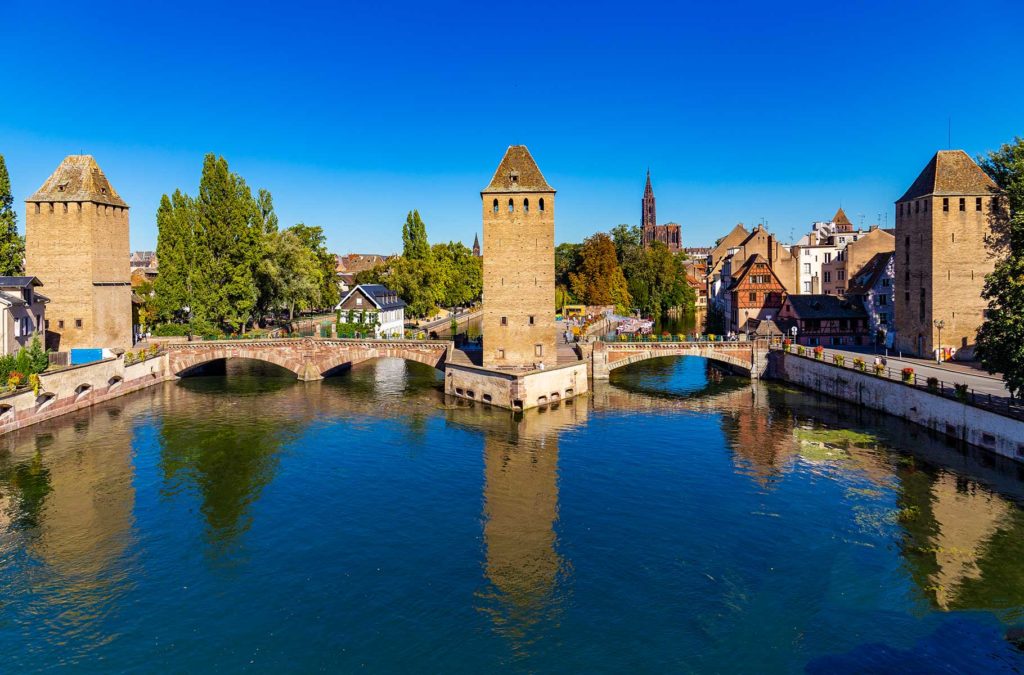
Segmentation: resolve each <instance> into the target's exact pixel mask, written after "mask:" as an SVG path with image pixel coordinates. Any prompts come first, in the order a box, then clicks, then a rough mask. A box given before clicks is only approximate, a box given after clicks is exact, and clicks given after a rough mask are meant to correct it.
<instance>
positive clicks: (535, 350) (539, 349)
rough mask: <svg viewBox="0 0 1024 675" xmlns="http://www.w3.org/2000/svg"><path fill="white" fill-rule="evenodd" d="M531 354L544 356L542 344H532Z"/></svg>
mask: <svg viewBox="0 0 1024 675" xmlns="http://www.w3.org/2000/svg"><path fill="white" fill-rule="evenodd" d="M533 355H534V356H544V345H534V346H533Z"/></svg>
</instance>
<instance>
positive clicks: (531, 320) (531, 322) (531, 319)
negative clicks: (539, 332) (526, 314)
mask: <svg viewBox="0 0 1024 675" xmlns="http://www.w3.org/2000/svg"><path fill="white" fill-rule="evenodd" d="M529 321H530V325H531V326H532V325H533V316H530V319H529Z"/></svg>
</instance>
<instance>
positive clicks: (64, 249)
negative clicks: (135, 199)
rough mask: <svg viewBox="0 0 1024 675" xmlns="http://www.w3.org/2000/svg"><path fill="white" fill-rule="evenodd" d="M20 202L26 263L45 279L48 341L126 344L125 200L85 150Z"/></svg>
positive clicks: (129, 304)
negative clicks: (21, 204)
mask: <svg viewBox="0 0 1024 675" xmlns="http://www.w3.org/2000/svg"><path fill="white" fill-rule="evenodd" d="M25 201H26V213H27V217H26V219H25V268H26V272H27V273H28V274H31V275H33V276H37V277H39V278H40V279H41V280H43V283H45V284H46V295H47V296H48V297H49V298H50V304H49V305H48V306H47V308H46V318H47V324H48V330H47V338H48V341H49V342H50V343H51V345H55V346H57V348H59V349H60V350H67V349H71V348H78V347H114V348H118V347H119V348H122V349H127V348H129V347H131V346H132V289H131V274H130V272H129V268H128V257H129V251H128V249H129V244H128V204H126V203H125V202H124V200H123V199H121V197H120V196H118V194H117V192H116V191H115V190H114V188H113V186H111V184H110V181H108V180H107V177H106V176H105V175H104V174H103V171H101V170H100V167H99V165H98V164H96V160H95V159H93V158H92V156H90V155H69V156H68V157H65V158H64V161H63V162H61V164H60V166H58V167H57V170H56V171H54V172H53V175H51V176H50V177H49V178H48V179H47V180H46V182H45V183H43V186H42V187H41V188H39V190H38V191H37V192H36V193H35V194H34V195H32V196H31V197H29V198H28V199H27V200H25Z"/></svg>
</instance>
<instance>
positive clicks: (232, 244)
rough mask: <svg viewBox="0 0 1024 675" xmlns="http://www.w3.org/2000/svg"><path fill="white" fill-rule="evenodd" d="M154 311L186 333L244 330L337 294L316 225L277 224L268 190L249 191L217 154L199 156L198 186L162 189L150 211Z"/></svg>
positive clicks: (329, 302) (329, 301) (321, 304)
mask: <svg viewBox="0 0 1024 675" xmlns="http://www.w3.org/2000/svg"><path fill="white" fill-rule="evenodd" d="M156 224H157V247H156V248H157V250H156V254H157V259H158V260H159V261H160V271H159V274H158V275H157V278H156V282H155V283H154V285H153V293H154V299H155V302H154V303H153V304H154V312H155V314H156V316H155V317H154V318H155V319H156V320H157V321H161V322H165V323H167V324H177V325H179V326H187V327H188V330H190V331H192V332H197V333H202V332H208V331H215V330H225V331H230V332H245V331H246V330H247V329H248V328H249V327H251V326H254V325H257V324H258V323H260V322H261V321H262V320H263V319H265V318H267V317H269V316H271V315H274V314H279V313H286V314H287V316H288V318H289V319H290V318H292V317H293V316H294V314H295V311H296V310H310V309H329V308H333V307H334V306H335V305H336V304H337V303H338V300H339V289H338V284H337V282H336V279H335V259H334V255H333V254H331V253H329V252H328V250H327V239H326V237H325V236H324V232H323V229H322V228H320V227H319V226H315V227H314V226H308V225H304V224H302V223H299V224H297V225H293V226H292V227H289V228H286V229H281V228H280V227H279V225H278V219H277V215H276V214H275V213H274V204H273V199H272V197H271V194H270V192H269V191H267V190H264V189H260V190H258V191H257V192H256V194H255V195H254V194H253V193H252V190H251V189H250V188H249V186H248V185H247V184H246V182H245V180H244V179H243V178H242V177H241V176H239V175H238V174H236V173H233V172H232V171H231V170H230V168H229V167H228V163H227V161H226V160H225V159H224V158H223V157H216V156H214V155H213V154H208V155H206V157H205V158H204V160H203V172H202V176H201V178H200V180H199V191H198V193H197V194H196V196H194V197H192V196H190V195H188V194H186V193H184V192H182V191H181V190H180V189H179V190H175V191H174V193H173V194H171V195H166V194H165V195H163V196H162V197H161V199H160V206H159V207H158V208H157V212H156Z"/></svg>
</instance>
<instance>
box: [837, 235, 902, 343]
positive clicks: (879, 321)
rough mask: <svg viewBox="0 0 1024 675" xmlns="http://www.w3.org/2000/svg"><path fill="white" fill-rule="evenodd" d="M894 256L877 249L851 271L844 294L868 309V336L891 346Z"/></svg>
mask: <svg viewBox="0 0 1024 675" xmlns="http://www.w3.org/2000/svg"><path fill="white" fill-rule="evenodd" d="M895 256H896V254H895V253H894V252H892V251H885V252H882V253H876V254H875V255H874V256H872V257H871V259H870V260H868V261H867V262H866V263H865V264H864V265H863V266H862V267H861V268H860V269H859V270H858V271H857V272H855V273H854V275H853V279H851V281H850V285H849V287H848V288H847V290H846V297H847V298H849V299H851V300H859V301H860V303H861V305H862V306H863V307H864V311H865V312H866V313H867V317H868V336H869V337H870V338H871V339H872V341H873V342H874V343H876V344H882V343H885V344H887V345H888V346H890V347H891V346H892V343H891V342H890V340H891V338H892V336H893V335H894V333H895V326H894V321H893V312H894V311H895V306H896V284H895V267H894V263H895V260H894V259H895Z"/></svg>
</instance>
